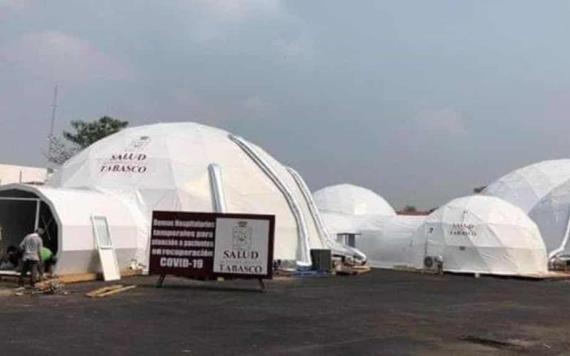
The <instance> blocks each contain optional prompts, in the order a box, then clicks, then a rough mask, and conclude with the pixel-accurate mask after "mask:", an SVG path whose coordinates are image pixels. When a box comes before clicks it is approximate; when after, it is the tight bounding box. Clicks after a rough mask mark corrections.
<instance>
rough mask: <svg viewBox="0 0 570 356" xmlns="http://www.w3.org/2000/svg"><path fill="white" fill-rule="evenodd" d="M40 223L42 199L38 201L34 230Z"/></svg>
mask: <svg viewBox="0 0 570 356" xmlns="http://www.w3.org/2000/svg"><path fill="white" fill-rule="evenodd" d="M39 225H40V201H39V200H37V201H36V221H35V223H34V230H37V229H38V227H39Z"/></svg>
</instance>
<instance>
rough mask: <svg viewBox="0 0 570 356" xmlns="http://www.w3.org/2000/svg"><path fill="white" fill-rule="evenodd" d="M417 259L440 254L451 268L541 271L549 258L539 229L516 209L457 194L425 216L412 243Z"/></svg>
mask: <svg viewBox="0 0 570 356" xmlns="http://www.w3.org/2000/svg"><path fill="white" fill-rule="evenodd" d="M412 246H413V247H412V250H413V252H412V254H413V257H412V258H413V263H414V267H416V268H423V260H424V258H425V257H428V256H429V257H440V258H441V259H442V261H443V269H444V270H445V271H450V272H466V273H488V274H500V275H522V274H541V273H546V272H547V265H548V260H547V257H546V249H545V247H544V243H543V242H542V238H541V237H540V232H539V231H538V228H537V226H536V224H534V223H533V222H532V221H531V220H530V219H529V218H528V217H527V216H526V214H525V213H524V212H523V211H522V210H521V209H520V208H518V207H515V206H514V205H512V204H510V203H508V202H506V201H503V200H502V199H498V198H495V197H485V196H470V197H464V198H459V199H455V200H453V201H451V202H450V203H448V204H446V205H444V206H443V207H441V208H439V209H438V210H436V211H435V212H433V213H432V214H431V215H429V216H428V218H427V219H426V222H425V224H424V225H423V226H422V227H420V228H419V229H418V231H417V233H416V236H415V237H414V241H413V243H412Z"/></svg>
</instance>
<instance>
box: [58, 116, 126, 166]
mask: <svg viewBox="0 0 570 356" xmlns="http://www.w3.org/2000/svg"><path fill="white" fill-rule="evenodd" d="M128 125H129V122H128V121H121V120H117V119H114V118H112V117H109V116H103V117H102V118H100V119H98V120H95V121H92V122H85V121H72V122H71V127H72V128H73V130H74V131H73V132H69V131H63V139H61V138H58V137H54V136H51V137H49V151H48V153H47V158H48V160H49V161H50V162H52V163H55V164H56V165H61V164H63V163H65V161H67V160H68V159H70V158H71V157H73V156H74V155H75V154H77V153H79V152H80V151H81V150H83V149H85V148H87V147H89V146H90V145H91V144H93V143H95V142H97V141H99V140H100V139H102V138H105V137H107V136H109V135H112V134H114V133H116V132H119V131H121V130H122V129H124V128H125V127H127V126H128ZM64 139H65V140H64ZM66 141H67V142H66Z"/></svg>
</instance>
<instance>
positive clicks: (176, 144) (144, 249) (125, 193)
mask: <svg viewBox="0 0 570 356" xmlns="http://www.w3.org/2000/svg"><path fill="white" fill-rule="evenodd" d="M44 189H48V190H49V193H45V194H44V193H43V191H44ZM63 191H66V192H67V193H66V194H65V199H63V200H61V201H60V200H59V198H57V200H58V202H57V203H55V202H54V199H55V198H53V199H52V198H51V197H52V196H54V197H55V196H56V195H58V196H59V195H61V194H60V192H63ZM3 192H4V195H14V194H16V195H18V194H20V193H22V192H26V193H27V194H29V195H33V196H30V197H28V198H29V199H40V200H41V201H42V203H45V204H46V205H47V206H49V207H50V208H51V210H52V215H53V216H55V219H54V221H57V224H58V225H60V228H59V230H58V240H59V244H58V248H57V255H58V257H60V262H58V268H59V265H66V262H62V257H64V256H65V251H67V250H69V251H75V252H76V255H77V254H80V253H84V254H85V255H91V254H93V248H92V246H93V245H92V244H89V243H87V242H86V241H88V240H89V241H92V240H93V235H92V226H91V224H90V223H89V222H88V220H89V219H87V218H86V217H88V216H91V215H93V214H94V213H97V214H98V215H104V216H107V217H108V220H109V224H113V222H114V221H117V219H116V217H114V214H115V210H116V209H115V208H112V209H111V208H109V209H108V210H107V211H105V207H106V206H109V207H111V206H114V205H121V206H123V207H124V209H119V210H122V213H121V214H123V215H125V216H124V217H123V218H122V219H123V221H124V222H123V223H124V224H126V225H129V226H131V225H132V226H131V227H132V229H131V230H132V231H136V233H135V235H134V236H135V237H134V238H133V235H132V234H131V233H129V235H128V236H129V237H128V238H127V237H125V236H126V235H124V234H123V233H121V232H119V230H116V231H117V232H116V233H114V232H113V231H111V232H112V236H111V237H112V239H113V242H115V241H116V242H117V245H120V246H121V247H123V249H124V250H125V251H123V252H124V253H122V254H119V264H120V267H121V268H126V267H127V266H129V265H130V264H132V263H133V262H136V263H137V264H141V265H143V266H146V265H147V259H148V243H149V231H148V229H149V228H150V217H151V214H152V211H153V210H171V211H196V212H213V211H215V212H231V213H252V214H255V213H260V214H273V215H276V226H275V245H274V246H275V249H274V258H275V259H278V260H282V261H291V262H296V263H297V264H298V265H309V264H310V262H311V259H310V249H319V248H331V249H332V250H333V253H336V254H344V255H349V256H354V257H357V258H358V257H359V256H361V254H359V253H358V251H355V250H351V249H348V248H346V247H344V246H341V245H339V244H338V243H336V242H334V241H332V239H329V237H328V235H327V234H326V232H325V230H324V228H323V226H322V225H323V224H322V222H321V220H320V216H319V213H318V211H317V208H316V207H315V205H314V202H313V201H312V197H311V194H310V192H309V191H308V189H307V188H306V185H305V183H304V182H303V180H302V179H301V177H300V176H299V175H298V174H297V173H296V172H294V171H293V170H291V169H288V168H287V167H285V166H283V165H281V164H280V163H279V162H277V161H276V160H275V159H273V158H272V157H271V156H270V155H268V154H267V153H266V152H265V151H263V150H262V149H261V148H259V147H257V146H255V145H253V144H251V143H249V142H248V141H246V140H244V139H242V138H239V137H236V136H233V135H232V134H230V133H228V132H226V131H223V130H219V129H215V128H212V127H207V126H203V125H199V124H195V123H173V124H155V125H148V126H140V127H133V128H129V129H125V130H123V131H121V132H119V133H117V134H114V135H111V136H109V137H107V138H105V139H102V140H101V141H98V142H97V143H95V144H93V145H92V146H90V147H88V148H87V149H85V150H84V151H82V152H81V153H79V154H78V155H76V156H75V157H73V158H72V159H70V160H69V161H68V162H66V163H65V165H64V166H63V167H62V168H61V169H60V170H59V171H57V172H56V173H55V174H54V175H53V176H52V178H51V179H50V181H49V182H48V184H47V186H46V187H45V188H33V187H28V186H22V185H15V186H11V187H10V188H9V189H0V198H1V197H2V194H3ZM46 192H47V190H46ZM22 194H23V193H22ZM85 194H88V195H90V196H97V197H98V200H97V201H101V204H99V203H97V205H96V206H97V208H96V209H95V205H93V208H92V204H90V199H84V195H85ZM99 198H100V199H99ZM105 201H107V202H109V203H105ZM111 202H113V203H111ZM113 204H114V205H113ZM8 210H9V207H8V209H7V211H8ZM67 210H76V212H77V214H78V216H79V215H81V217H80V218H79V217H77V218H73V219H71V218H69V219H68V218H66V217H67V216H71V215H70V213H69V212H68V211H67ZM92 210H93V211H92ZM95 210H97V211H96V212H95ZM127 215H128V216H127ZM1 218H2V217H1V216H0V219H1ZM78 221H81V222H80V223H78ZM117 224H119V222H117ZM36 225H37V224H36ZM68 225H69V226H73V227H74V228H73V229H70V228H68ZM131 230H129V231H131ZM71 231H73V233H71ZM126 240H128V241H129V242H128V243H127V244H126V245H128V246H126V245H125V244H122V241H126ZM69 266H71V267H70V268H68V269H66V270H65V271H63V272H65V273H79V272H85V268H83V267H82V266H78V265H77V264H75V265H73V263H70V264H69ZM58 273H60V274H61V273H62V271H61V270H58Z"/></svg>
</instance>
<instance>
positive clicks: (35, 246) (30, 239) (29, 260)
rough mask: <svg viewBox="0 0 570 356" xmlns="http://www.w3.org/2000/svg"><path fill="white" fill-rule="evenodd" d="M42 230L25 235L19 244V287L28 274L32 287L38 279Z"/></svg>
mask: <svg viewBox="0 0 570 356" xmlns="http://www.w3.org/2000/svg"><path fill="white" fill-rule="evenodd" d="M43 233H44V230H43V229H41V228H39V229H37V230H36V231H35V232H34V233H32V234H28V235H26V237H24V239H23V240H22V242H21V243H20V250H21V251H22V262H23V266H22V273H21V274H20V280H19V284H20V287H22V286H23V285H24V277H25V276H26V274H27V273H28V271H29V272H30V275H31V278H30V284H31V285H32V287H34V286H35V285H36V279H37V277H38V272H39V265H40V261H41V255H40V252H41V250H42V247H43V245H44V243H43V241H42V237H41V235H43Z"/></svg>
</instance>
